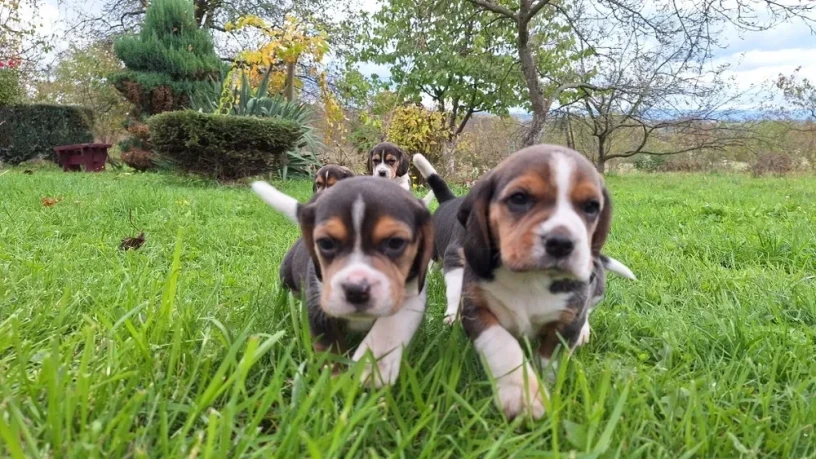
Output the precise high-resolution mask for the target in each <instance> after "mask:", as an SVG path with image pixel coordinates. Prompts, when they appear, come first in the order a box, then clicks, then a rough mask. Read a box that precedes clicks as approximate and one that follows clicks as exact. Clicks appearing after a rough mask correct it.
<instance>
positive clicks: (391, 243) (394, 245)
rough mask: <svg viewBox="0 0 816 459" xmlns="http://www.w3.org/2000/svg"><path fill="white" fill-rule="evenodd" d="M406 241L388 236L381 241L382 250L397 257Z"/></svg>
mask: <svg viewBox="0 0 816 459" xmlns="http://www.w3.org/2000/svg"><path fill="white" fill-rule="evenodd" d="M407 245H408V241H406V240H405V239H403V238H400V237H390V238H388V239H386V240H385V241H383V244H382V251H383V253H385V254H386V255H388V256H391V257H397V256H399V255H401V254H402V252H403V250H405V247H406V246H407Z"/></svg>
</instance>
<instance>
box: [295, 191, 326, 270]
mask: <svg viewBox="0 0 816 459" xmlns="http://www.w3.org/2000/svg"><path fill="white" fill-rule="evenodd" d="M298 223H299V224H300V234H301V235H302V236H303V243H304V245H305V246H306V249H308V250H309V256H311V257H312V262H313V263H314V269H315V275H316V276H317V278H318V279H319V280H320V281H321V282H322V281H323V274H322V272H321V270H320V260H319V259H318V258H317V252H316V251H315V243H314V227H315V205H314V204H313V203H310V204H308V205H305V206H300V207H299V208H298Z"/></svg>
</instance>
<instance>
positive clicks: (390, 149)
mask: <svg viewBox="0 0 816 459" xmlns="http://www.w3.org/2000/svg"><path fill="white" fill-rule="evenodd" d="M371 153H372V154H377V155H384V154H392V155H394V156H399V154H400V149H399V147H397V146H396V145H394V144H393V143H390V142H383V143H380V144H377V145H375V146H374V148H373V149H372V150H371Z"/></svg>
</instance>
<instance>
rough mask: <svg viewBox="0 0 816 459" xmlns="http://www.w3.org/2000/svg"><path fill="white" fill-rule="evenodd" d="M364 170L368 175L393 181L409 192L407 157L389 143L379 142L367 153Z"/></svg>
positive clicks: (398, 148) (409, 178) (409, 180)
mask: <svg viewBox="0 0 816 459" xmlns="http://www.w3.org/2000/svg"><path fill="white" fill-rule="evenodd" d="M366 168H367V170H368V174H369V175H373V176H374V177H383V178H387V179H388V180H392V181H394V183H396V184H397V185H399V186H400V187H401V188H403V189H406V190H408V191H410V190H411V177H410V176H409V174H408V168H409V164H408V155H406V154H405V152H404V151H402V149H401V148H400V147H398V146H396V145H394V144H393V143H391V142H380V143H378V144H377V145H374V148H372V149H371V151H369V152H368V162H367V163H366Z"/></svg>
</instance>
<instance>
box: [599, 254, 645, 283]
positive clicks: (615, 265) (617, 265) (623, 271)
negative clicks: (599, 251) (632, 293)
mask: <svg viewBox="0 0 816 459" xmlns="http://www.w3.org/2000/svg"><path fill="white" fill-rule="evenodd" d="M601 263H602V264H603V267H604V269H606V270H607V271H611V272H613V273H615V274H618V275H620V276H623V277H625V278H627V279H632V280H637V277H636V276H635V273H633V272H632V270H631V269H629V267H628V266H626V265H625V264H623V263H621V262H619V261H618V260H616V259H614V258H611V257H607V256H606V255H601Z"/></svg>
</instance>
